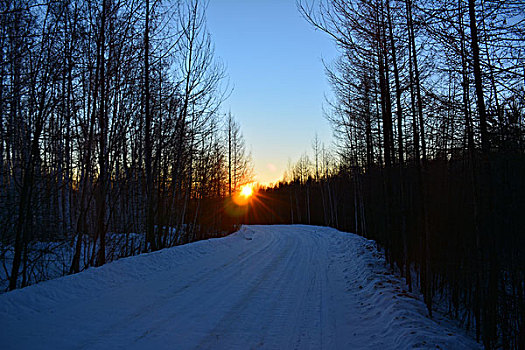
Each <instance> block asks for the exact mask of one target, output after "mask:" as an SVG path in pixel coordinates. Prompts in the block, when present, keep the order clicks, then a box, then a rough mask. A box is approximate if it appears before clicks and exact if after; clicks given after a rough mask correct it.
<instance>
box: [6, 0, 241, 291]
mask: <svg viewBox="0 0 525 350" xmlns="http://www.w3.org/2000/svg"><path fill="white" fill-rule="evenodd" d="M0 6H1V8H0V21H1V26H0V27H1V31H2V33H1V35H0V40H1V41H0V55H1V67H0V243H1V244H0V261H2V270H3V271H2V272H3V273H2V274H1V275H0V276H3V280H2V281H1V282H2V286H4V285H5V288H6V289H8V290H13V289H15V288H20V287H24V286H27V285H30V284H33V283H35V282H39V281H40V280H45V279H48V278H54V277H59V276H60V275H64V274H71V273H76V272H79V271H83V270H85V269H87V268H88V267H90V266H101V265H103V264H105V263H106V262H108V261H111V260H114V259H117V258H119V257H123V256H128V255H134V254H139V253H141V252H148V251H155V250H158V249H161V248H164V247H169V246H173V245H178V244H183V243H187V242H191V241H194V240H198V239H202V238H207V237H212V236H218V235H219V236H220V235H224V234H226V233H228V232H231V231H232V230H233V223H234V221H233V219H230V218H229V217H225V216H224V208H223V200H224V198H226V197H227V196H228V194H229V193H231V192H232V191H236V190H237V189H238V188H239V187H240V186H241V185H242V184H244V183H246V182H248V181H249V179H250V176H251V163H250V158H249V154H248V153H247V151H246V149H245V146H244V139H243V136H242V133H241V129H240V125H239V123H238V122H237V121H236V120H235V118H234V117H233V115H232V114H231V112H230V113H229V114H227V115H225V114H224V113H222V112H221V109H220V107H221V103H222V102H223V101H224V100H225V99H226V98H227V97H228V94H229V93H230V91H231V87H229V86H228V83H227V81H226V80H225V78H226V70H225V67H224V65H223V64H222V63H221V61H220V60H219V59H217V58H216V57H215V56H214V46H213V43H212V41H211V37H210V33H209V32H208V29H207V26H206V17H205V9H206V2H203V1H199V0H188V1H171V2H159V1H151V2H150V1H148V0H146V1H118V0H101V1H90V0H78V1H76V0H73V1H70V0H65V1H62V0H57V1H47V2H40V1H33V0H15V1H9V0H8V1H1V2H0Z"/></svg>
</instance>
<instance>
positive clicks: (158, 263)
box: [0, 226, 479, 350]
mask: <svg viewBox="0 0 525 350" xmlns="http://www.w3.org/2000/svg"><path fill="white" fill-rule="evenodd" d="M0 333H1V334H0V336H1V347H2V348H3V349H253V348H263V349H382V350H384V349H413V348H418V349H436V348H439V349H473V348H479V346H478V344H476V343H475V342H474V341H473V340H471V339H470V338H468V337H466V336H465V335H463V334H462V333H461V331H459V330H458V329H456V328H454V327H453V326H451V325H450V324H448V323H447V322H446V321H445V320H440V321H439V322H437V321H435V320H431V319H429V318H428V317H427V316H426V310H425V307H424V304H423V303H422V301H421V300H419V299H418V298H417V297H416V296H414V295H412V294H410V293H407V292H406V291H405V290H404V284H403V283H402V282H401V281H400V279H398V278H397V277H395V276H393V275H391V274H389V273H388V271H387V269H386V268H385V267H384V260H383V259H382V257H381V255H380V254H378V253H377V251H376V249H375V244H374V243H373V242H372V241H368V240H366V239H364V238H361V237H359V236H356V235H353V234H349V233H342V232H339V231H337V230H334V229H330V228H322V227H314V226H245V227H243V228H242V229H241V230H240V231H239V232H237V233H235V234H233V235H231V236H229V237H225V238H220V239H212V240H208V241H201V242H197V243H192V244H188V245H184V246H178V247H175V248H170V249H165V250H162V251H158V252H155V253H151V254H144V255H140V256H135V257H131V258H125V259H121V260H118V261H116V262H113V263H110V264H107V265H105V266H103V267H100V268H93V269H89V270H88V271H85V272H83V273H80V274H77V275H73V276H67V277H63V278H59V279H56V280H52V281H47V282H43V283H41V284H38V285H35V286H31V287H28V288H25V289H21V290H16V291H13V292H9V293H5V294H3V295H0Z"/></svg>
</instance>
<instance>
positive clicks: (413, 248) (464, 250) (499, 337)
mask: <svg viewBox="0 0 525 350" xmlns="http://www.w3.org/2000/svg"><path fill="white" fill-rule="evenodd" d="M297 5H298V8H299V11H300V12H301V14H302V16H303V17H304V19H305V20H306V21H307V22H308V23H310V24H311V25H312V26H313V27H315V28H316V29H318V30H321V31H322V32H325V33H326V34H327V35H329V36H330V37H331V38H332V39H333V41H334V43H335V44H336V45H337V46H338V48H339V51H340V53H341V54H340V57H339V58H338V59H337V60H336V61H335V62H327V63H326V64H325V66H326V75H327V78H328V79H329V81H330V83H331V86H332V89H333V92H334V98H333V99H330V100H329V101H328V107H327V108H326V109H325V115H326V118H327V119H328V120H329V121H330V122H331V125H332V128H333V131H334V134H335V135H336V137H337V142H336V143H337V144H336V146H335V147H334V148H333V149H331V147H327V146H325V145H323V144H322V143H321V142H320V141H319V140H318V138H317V137H316V138H315V139H314V140H313V142H312V151H311V153H310V154H311V155H310V156H309V155H308V154H307V153H305V154H304V155H303V156H302V157H301V158H300V159H298V160H297V161H296V163H290V165H289V167H288V170H287V173H286V175H285V178H284V180H283V181H281V182H280V183H279V184H277V185H276V186H273V187H269V188H266V189H265V190H264V191H261V192H260V194H259V196H258V198H257V200H256V201H254V204H253V208H252V210H251V211H250V213H249V217H248V218H247V220H248V221H249V222H250V223H265V224H268V223H304V224H315V225H329V226H333V227H336V228H339V229H341V230H345V231H349V232H356V233H358V234H360V235H362V236H364V237H367V238H369V239H373V240H375V241H376V242H377V246H378V249H380V250H382V251H383V252H384V254H385V256H386V259H387V261H388V263H389V265H390V267H391V268H392V269H393V270H395V271H397V272H398V273H399V274H401V275H402V276H403V277H404V278H405V280H406V282H407V285H408V287H409V288H410V290H418V291H420V292H421V293H422V295H423V297H424V301H425V304H426V306H427V309H428V312H429V315H430V316H432V313H433V311H434V310H440V311H443V312H445V313H446V314H447V315H449V316H450V317H452V318H455V319H457V320H458V321H459V322H460V323H461V325H463V326H464V327H465V328H467V329H469V330H471V331H472V332H473V334H475V336H476V338H477V340H478V341H480V342H482V343H483V345H484V346H485V348H487V349H495V348H503V349H520V348H523V347H524V346H525V323H524V321H525V288H524V286H525V230H524V229H523V220H522V215H523V212H524V211H525V200H524V198H525V181H524V178H525V177H524V175H525V143H524V141H525V140H524V136H525V125H524V116H525V115H524V113H525V64H524V63H525V61H524V54H525V45H524V44H525V40H524V39H525V29H524V28H525V25H524V19H525V6H524V5H523V2H520V1H491V0H481V1H475V0H469V1H462V0H458V1H455V2H454V1H423V0H421V1H418V0H404V1H389V0H386V1H385V0H376V1H361V0H319V1H307V0H300V1H298V3H297Z"/></svg>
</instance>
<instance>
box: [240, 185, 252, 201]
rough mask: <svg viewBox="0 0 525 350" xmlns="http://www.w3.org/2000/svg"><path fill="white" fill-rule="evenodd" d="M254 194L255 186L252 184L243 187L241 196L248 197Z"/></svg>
mask: <svg viewBox="0 0 525 350" xmlns="http://www.w3.org/2000/svg"><path fill="white" fill-rule="evenodd" d="M252 195H253V188H252V186H250V185H244V186H243V187H242V189H241V196H243V197H245V198H248V197H251V196H252Z"/></svg>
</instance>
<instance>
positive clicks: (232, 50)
mask: <svg viewBox="0 0 525 350" xmlns="http://www.w3.org/2000/svg"><path fill="white" fill-rule="evenodd" d="M207 20H208V29H209V31H210V33H211V35H212V40H213V42H214V44H215V54H216V56H217V57H219V58H220V59H221V60H222V61H223V62H224V64H225V66H226V70H227V73H228V76H229V81H230V85H231V86H233V88H234V89H233V92H232V94H231V96H230V97H229V99H228V100H227V101H226V102H225V103H224V105H223V110H224V111H225V112H226V111H228V110H230V109H231V111H232V114H233V115H234V116H235V117H236V119H237V120H238V121H239V123H240V124H241V129H242V132H243V134H244V137H245V139H246V144H247V148H248V150H250V151H251V153H252V157H253V163H254V167H255V173H256V181H259V182H261V183H265V184H267V183H270V182H274V181H277V180H279V179H280V178H281V177H282V175H283V173H284V171H285V170H286V167H287V163H288V160H289V159H291V160H292V161H294V162H295V161H296V160H297V159H298V158H299V157H300V156H301V154H303V153H304V152H308V153H309V154H311V143H312V140H313V138H314V137H315V134H316V133H317V134H318V136H319V138H320V140H321V141H323V142H324V143H325V144H326V146H329V145H330V143H331V140H332V137H331V135H332V132H331V129H330V125H329V124H328V122H327V121H326V120H325V119H324V117H323V113H322V106H323V105H325V104H326V103H325V95H327V94H331V91H330V86H329V85H328V82H327V79H326V77H325V74H324V67H323V63H322V60H323V59H324V60H325V61H326V62H331V61H332V60H333V59H334V58H335V57H336V56H337V51H336V48H335V46H334V44H333V43H332V41H331V40H330V38H329V37H328V36H327V35H326V34H323V33H321V32H319V31H316V30H314V29H313V28H312V27H311V26H310V25H309V24H308V23H307V22H306V21H305V20H304V19H303V18H302V17H301V15H300V14H299V12H298V11H297V8H296V4H295V0H211V1H210V3H209V6H208V10H207Z"/></svg>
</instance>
